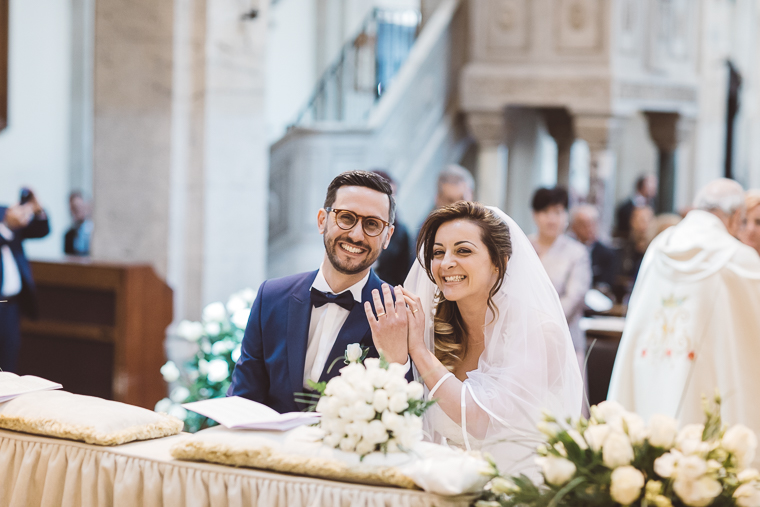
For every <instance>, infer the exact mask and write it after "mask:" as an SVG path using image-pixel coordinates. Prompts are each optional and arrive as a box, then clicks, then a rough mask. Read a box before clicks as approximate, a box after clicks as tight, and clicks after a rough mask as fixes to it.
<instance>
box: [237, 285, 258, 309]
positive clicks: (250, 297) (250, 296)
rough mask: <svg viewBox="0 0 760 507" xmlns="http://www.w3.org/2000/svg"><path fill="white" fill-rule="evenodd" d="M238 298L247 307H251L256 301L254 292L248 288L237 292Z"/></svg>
mask: <svg viewBox="0 0 760 507" xmlns="http://www.w3.org/2000/svg"><path fill="white" fill-rule="evenodd" d="M238 296H240V298H241V299H243V301H245V303H246V304H247V305H248V306H251V305H252V304H253V302H254V301H255V300H256V291H255V290H253V289H251V288H250V287H246V288H245V289H243V290H241V291H240V292H238Z"/></svg>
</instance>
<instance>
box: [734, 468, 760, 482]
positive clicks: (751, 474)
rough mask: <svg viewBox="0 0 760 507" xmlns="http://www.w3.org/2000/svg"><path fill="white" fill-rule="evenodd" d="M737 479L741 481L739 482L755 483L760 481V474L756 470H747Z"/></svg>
mask: <svg viewBox="0 0 760 507" xmlns="http://www.w3.org/2000/svg"><path fill="white" fill-rule="evenodd" d="M736 478H737V479H739V482H742V483H743V482H753V481H760V472H758V471H757V470H756V469H754V468H745V469H744V470H742V471H741V472H739V473H738V474H736Z"/></svg>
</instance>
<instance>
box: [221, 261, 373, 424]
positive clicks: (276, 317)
mask: <svg viewBox="0 0 760 507" xmlns="http://www.w3.org/2000/svg"><path fill="white" fill-rule="evenodd" d="M316 277H317V271H312V272H310V273H300V274H298V275H293V276H288V277H285V278H277V279H274V280H267V281H266V282H264V283H263V284H261V287H259V293H258V295H257V296H256V301H254V303H253V307H252V308H251V317H250V318H249V320H248V325H247V326H246V328H245V335H244V336H243V343H242V350H241V353H240V359H239V360H238V362H237V364H236V365H235V371H234V372H233V374H232V384H231V385H230V388H229V390H228V391H227V395H228V396H241V397H243V398H248V399H251V400H254V401H258V402H259V403H263V404H265V405H268V406H270V407H272V408H273V409H275V410H276V411H278V412H280V413H284V412H297V411H299V410H303V409H304V408H305V407H306V405H304V404H302V403H297V402H296V401H295V396H294V395H295V393H302V392H304V391H306V390H305V389H304V387H303V381H304V364H305V362H306V346H307V342H308V339H309V323H310V321H311V308H312V304H311V285H312V283H314V279H315V278H316ZM382 283H383V282H382V280H380V278H378V277H377V275H375V273H374V272H373V271H371V270H370V274H369V279H367V283H366V285H365V286H364V289H363V290H362V304H359V303H356V304H355V305H354V306H353V308H352V309H351V311H350V312H349V314H348V318H347V319H346V322H345V323H344V324H343V327H342V328H341V330H340V332H339V333H338V338H337V339H336V340H335V345H334V346H333V348H332V350H331V351H330V355H329V356H328V358H327V362H326V364H325V370H324V371H323V372H322V376H321V377H320V379H319V380H320V382H321V381H325V380H330V379H331V378H333V377H335V376H337V375H338V372H339V370H340V369H341V368H342V367H343V363H342V362H341V361H338V362H337V363H336V364H335V365H334V366H333V368H332V369H331V370H330V372H329V373H328V372H327V369H329V367H330V365H331V364H332V363H333V361H335V359H336V358H339V357H343V355H344V353H345V351H346V346H348V345H349V344H351V343H361V345H362V347H369V349H370V351H369V356H370V357H377V356H378V354H377V350H376V349H375V346H374V343H373V342H372V333H371V332H370V328H369V323H368V322H367V315H366V313H365V312H364V302H365V301H371V300H372V290H373V289H378V290H381V285H382ZM299 398H301V397H299Z"/></svg>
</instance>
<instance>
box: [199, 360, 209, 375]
mask: <svg viewBox="0 0 760 507" xmlns="http://www.w3.org/2000/svg"><path fill="white" fill-rule="evenodd" d="M198 373H200V374H201V375H208V361H206V360H205V359H201V360H200V361H198Z"/></svg>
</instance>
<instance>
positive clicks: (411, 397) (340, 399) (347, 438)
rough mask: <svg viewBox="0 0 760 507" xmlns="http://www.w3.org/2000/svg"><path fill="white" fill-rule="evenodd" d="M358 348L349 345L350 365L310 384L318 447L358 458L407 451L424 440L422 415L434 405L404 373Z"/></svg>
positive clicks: (419, 385) (402, 370)
mask: <svg viewBox="0 0 760 507" xmlns="http://www.w3.org/2000/svg"><path fill="white" fill-rule="evenodd" d="M366 352H367V351H366V349H365V350H362V348H361V347H360V346H359V344H351V345H349V346H348V348H347V350H346V355H345V361H346V363H347V364H348V366H345V367H344V368H343V369H341V370H340V376H337V377H334V378H332V379H331V380H330V381H329V382H326V383H325V382H321V383H319V384H317V383H313V384H312V387H313V388H314V389H315V390H316V391H317V392H318V393H319V396H320V398H319V400H318V401H317V404H316V411H317V412H319V413H321V414H322V418H321V421H320V423H319V424H320V427H321V429H322V432H323V436H322V442H323V443H324V444H325V445H327V446H329V447H333V448H339V449H340V450H342V451H345V452H355V453H357V454H359V455H361V456H362V457H364V456H365V455H367V454H369V453H372V452H375V451H381V452H383V453H388V452H399V451H409V450H410V449H411V448H412V447H413V446H414V444H415V443H417V442H419V441H420V440H422V417H421V416H422V414H423V413H424V412H425V411H426V410H427V409H428V408H429V407H430V406H431V405H433V404H434V403H435V402H434V401H425V400H423V394H424V389H423V387H422V384H420V383H419V382H414V381H412V382H407V380H406V378H405V375H406V368H404V366H403V365H400V364H397V363H388V362H387V361H386V360H385V359H384V358H383V357H382V355H381V357H380V358H379V359H378V358H367V359H364V363H363V364H362V362H361V361H362V359H363V358H364V357H366Z"/></svg>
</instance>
